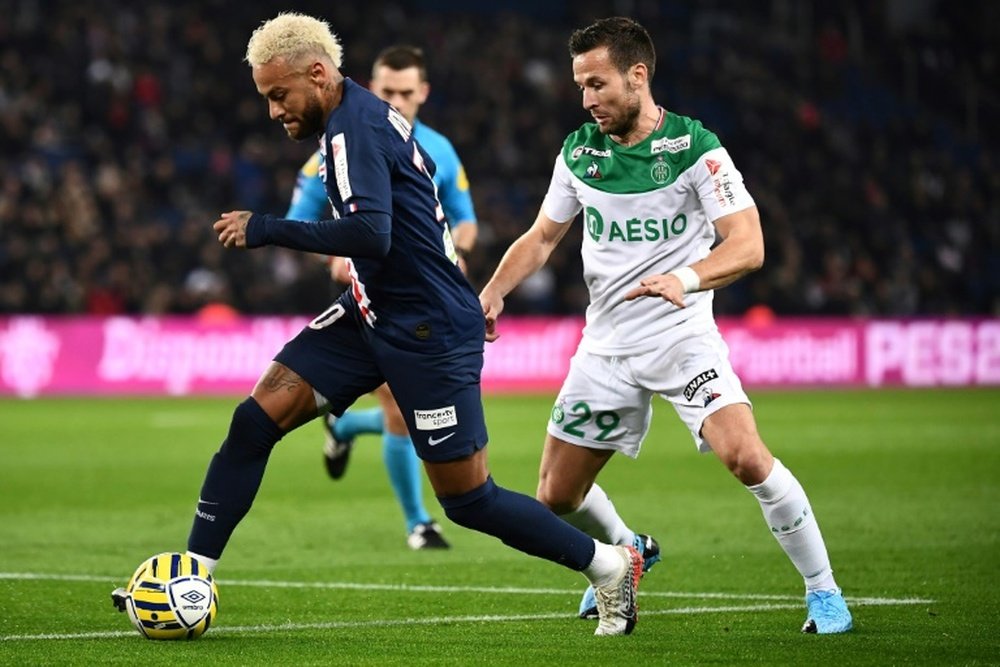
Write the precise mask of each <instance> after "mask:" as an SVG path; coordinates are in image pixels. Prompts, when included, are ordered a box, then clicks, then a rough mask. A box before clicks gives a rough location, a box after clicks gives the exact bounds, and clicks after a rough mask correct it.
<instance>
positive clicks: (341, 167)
mask: <svg viewBox="0 0 1000 667" xmlns="http://www.w3.org/2000/svg"><path fill="white" fill-rule="evenodd" d="M330 148H331V150H333V177H334V179H335V180H336V181H337V190H338V191H339V192H340V200H341V201H343V202H346V201H347V200H348V199H350V198H351V196H352V195H353V194H354V192H353V191H352V190H351V177H350V174H349V173H348V171H347V141H346V139H344V133H343V132H341V133H340V134H338V135H336V136H334V137H333V139H331V140H330Z"/></svg>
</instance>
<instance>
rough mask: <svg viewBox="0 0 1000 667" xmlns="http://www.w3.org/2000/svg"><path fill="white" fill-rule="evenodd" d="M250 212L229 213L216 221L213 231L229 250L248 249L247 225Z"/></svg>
mask: <svg viewBox="0 0 1000 667" xmlns="http://www.w3.org/2000/svg"><path fill="white" fill-rule="evenodd" d="M251 215H253V214H252V213H251V212H250V211H229V212H228V213H223V214H222V216H221V217H220V218H219V219H218V220H216V221H215V224H214V225H212V229H214V230H215V232H216V233H217V234H218V235H219V243H221V244H222V245H224V246H225V247H227V248H246V247H247V223H248V222H249V221H250V216H251Z"/></svg>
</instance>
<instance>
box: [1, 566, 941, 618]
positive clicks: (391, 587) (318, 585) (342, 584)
mask: <svg viewBox="0 0 1000 667" xmlns="http://www.w3.org/2000/svg"><path fill="white" fill-rule="evenodd" d="M4 579H7V580H15V581H86V582H98V583H109V584H120V583H121V578H120V577H111V576H98V575H89V574H48V573H43V572H0V580H4ZM216 582H217V583H218V584H219V585H220V586H226V587H228V586H247V587H254V588H314V589H325V590H357V591H394V592H406V593H496V594H501V595H573V594H576V593H579V591H578V590H576V589H565V588H518V587H507V588H505V587H500V586H427V585H411V584H359V583H356V582H349V581H269V580H245V579H218V578H216ZM639 595H640V596H642V597H660V598H674V599H678V598H679V599H690V600H771V601H774V602H793V601H794V602H798V603H800V604H801V602H802V599H803V596H800V595H770V594H766V593H705V592H700V593H694V592H683V591H649V590H644V589H643V590H640V591H639ZM847 600H848V601H849V602H851V603H852V604H861V605H867V606H885V605H911V604H932V603H934V602H935V601H934V600H928V599H924V598H876V597H864V598H860V597H859V598H855V597H848V598H847ZM717 608H718V607H716V609H717Z"/></svg>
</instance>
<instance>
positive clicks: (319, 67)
mask: <svg viewBox="0 0 1000 667" xmlns="http://www.w3.org/2000/svg"><path fill="white" fill-rule="evenodd" d="M307 72H308V73H309V81H310V82H312V83H314V84H316V85H322V84H324V83H326V82H327V81H329V79H330V72H329V68H328V67H327V66H326V64H325V63H323V61H321V60H316V61H314V62H313V63H312V64H311V65H310V66H309V68H308V70H307Z"/></svg>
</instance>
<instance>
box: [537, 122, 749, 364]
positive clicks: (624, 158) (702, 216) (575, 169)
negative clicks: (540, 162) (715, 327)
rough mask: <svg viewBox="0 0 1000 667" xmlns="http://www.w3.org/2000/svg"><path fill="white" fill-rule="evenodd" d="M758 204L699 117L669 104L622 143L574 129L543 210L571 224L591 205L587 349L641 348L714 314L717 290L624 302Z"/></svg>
mask: <svg viewBox="0 0 1000 667" xmlns="http://www.w3.org/2000/svg"><path fill="white" fill-rule="evenodd" d="M753 205H754V202H753V198H752V197H751V196H750V193H749V192H747V190H746V187H744V185H743V176H742V175H741V174H740V172H739V171H738V170H737V169H736V167H735V165H734V164H733V161H732V159H731V158H730V157H729V153H728V152H726V149H725V148H723V147H722V145H721V144H720V143H719V139H718V137H716V136H715V134H714V133H712V132H710V131H709V130H706V129H705V128H704V127H703V126H702V124H701V123H700V122H699V121H696V120H692V119H691V118H686V117H684V116H678V115H677V114H674V113H669V112H666V111H661V115H660V121H659V123H658V124H657V126H656V128H654V130H653V132H652V133H651V134H650V135H649V136H648V137H646V138H645V139H644V140H643V141H641V142H639V143H638V144H635V145H634V146H622V145H621V144H618V143H617V142H615V141H613V140H612V139H611V137H609V136H608V135H605V134H602V133H601V132H600V130H598V128H597V125H596V124H595V123H587V124H585V125H584V126H583V127H581V128H580V129H579V130H577V131H576V132H573V133H572V134H570V135H569V136H568V137H567V138H566V141H565V143H564V144H563V149H562V153H561V154H560V155H559V157H558V158H556V164H555V169H554V170H553V173H552V181H551V183H550V184H549V190H548V193H547V194H546V196H545V200H544V202H543V203H542V211H543V212H544V213H545V215H547V216H548V217H549V218H551V219H552V220H555V221H556V222H566V223H568V222H571V221H572V220H573V219H575V218H576V215H577V213H579V212H580V211H581V210H583V220H584V224H585V225H586V230H585V231H584V235H583V248H582V254H583V273H584V280H585V281H586V284H587V288H588V289H589V291H590V305H589V306H588V307H587V325H586V327H585V328H584V330H583V341H582V342H581V347H582V348H584V349H586V350H588V351H590V352H593V353H595V354H605V355H618V354H632V353H636V352H641V351H644V350H648V349H650V348H651V347H655V346H656V345H657V342H656V338H657V335H658V334H660V333H663V332H664V331H666V330H667V329H669V328H670V327H671V326H673V325H674V324H676V323H678V322H682V321H686V320H689V319H691V318H693V317H702V318H706V319H707V320H711V318H712V292H711V291H702V292H695V293H692V294H688V295H686V296H685V297H684V301H685V303H686V304H687V307H686V308H684V309H680V308H677V307H676V306H674V305H673V304H671V303H669V302H667V301H664V300H663V299H661V298H653V297H643V298H640V299H637V300H635V301H625V300H624V296H625V294H626V293H627V292H628V291H629V290H631V289H633V288H635V287H638V286H639V281H640V280H641V279H643V278H645V277H647V276H651V275H655V274H659V273H667V272H668V271H671V270H673V269H677V268H680V267H682V266H688V265H689V264H692V263H694V262H696V261H698V260H699V259H702V258H704V257H705V256H706V255H707V254H708V253H709V250H710V249H711V247H712V244H713V243H714V241H715V226H714V225H713V224H712V223H713V221H715V220H717V219H719V218H721V217H722V216H724V215H728V214H730V213H735V212H736V211H741V210H743V209H746V208H750V207H751V206H753Z"/></svg>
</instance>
